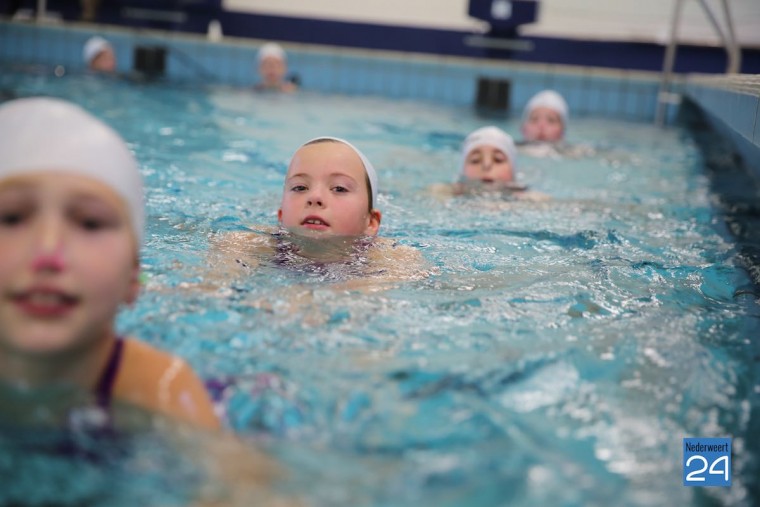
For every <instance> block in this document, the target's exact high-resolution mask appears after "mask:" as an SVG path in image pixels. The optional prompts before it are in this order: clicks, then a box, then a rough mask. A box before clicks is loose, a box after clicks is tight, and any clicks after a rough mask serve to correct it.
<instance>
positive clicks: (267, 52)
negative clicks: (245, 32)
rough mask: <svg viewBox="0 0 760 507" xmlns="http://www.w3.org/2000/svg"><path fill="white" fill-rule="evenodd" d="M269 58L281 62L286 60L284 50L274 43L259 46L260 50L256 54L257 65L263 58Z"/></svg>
mask: <svg viewBox="0 0 760 507" xmlns="http://www.w3.org/2000/svg"><path fill="white" fill-rule="evenodd" d="M269 57H274V58H277V59H278V60H282V61H285V60H286V59H287V56H286V55H285V50H284V49H282V46H280V45H279V44H277V43H275V42H267V43H266V44H264V45H263V46H261V48H260V49H259V53H258V60H259V63H261V61H262V60H263V59H264V58H269Z"/></svg>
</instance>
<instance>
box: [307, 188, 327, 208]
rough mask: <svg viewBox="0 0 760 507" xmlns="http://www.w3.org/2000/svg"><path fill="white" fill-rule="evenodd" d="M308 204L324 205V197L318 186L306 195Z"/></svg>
mask: <svg viewBox="0 0 760 507" xmlns="http://www.w3.org/2000/svg"><path fill="white" fill-rule="evenodd" d="M306 204H307V205H308V206H320V207H321V206H322V205H323V204H324V201H323V199H322V193H321V191H320V190H319V189H318V188H312V189H311V190H310V191H309V195H307V196H306Z"/></svg>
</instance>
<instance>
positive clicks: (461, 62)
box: [0, 21, 760, 176]
mask: <svg viewBox="0 0 760 507" xmlns="http://www.w3.org/2000/svg"><path fill="white" fill-rule="evenodd" d="M92 35H105V36H107V38H108V39H109V40H110V41H111V43H112V45H113V46H114V50H115V51H116V57H117V60H118V70H119V71H120V72H129V71H130V70H131V69H132V66H133V65H132V63H133V62H132V60H133V48H134V47H135V46H136V45H139V44H143V45H159V44H160V45H163V46H165V47H167V48H168V50H169V51H168V55H167V69H166V77H167V79H169V80H177V81H183V82H187V81H192V82H199V83H204V84H208V83H221V84H228V85H233V86H243V87H246V86H251V85H252V84H253V83H255V81H256V79H257V76H256V66H257V65H256V51H257V50H258V48H259V47H261V45H262V44H263V41H257V40H253V39H236V38H225V39H224V40H223V41H221V42H208V41H207V40H206V39H205V38H203V37H201V36H197V35H189V34H176V33H165V32H158V31H151V30H139V31H138V30H129V29H124V28H117V27H104V26H96V25H79V24H76V23H71V24H66V25H62V24H61V25H37V24H34V23H14V22H9V21H0V61H2V62H4V63H10V64H27V63H33V64H43V65H50V66H52V65H63V66H64V67H66V70H67V71H69V72H81V71H82V70H84V69H85V64H84V62H83V61H82V57H81V54H82V53H81V48H82V46H83V44H84V42H85V41H86V40H87V38H89V37H91V36H92ZM284 46H285V48H286V50H287V52H288V58H289V64H290V71H291V72H292V73H295V74H298V75H299V76H300V78H301V80H302V83H303V87H304V89H307V90H314V91H317V92H328V93H329V92H335V93H346V94H366V95H379V96H386V97H390V98H396V99H412V100H421V101H428V102H435V103H442V104H447V105H456V106H467V105H468V104H474V102H475V96H476V89H477V80H478V77H489V78H496V79H506V80H509V81H510V83H511V94H510V111H511V114H512V115H513V116H519V115H520V114H521V112H522V109H523V108H524V106H525V104H526V103H527V101H528V100H530V98H531V97H532V96H533V94H534V93H535V92H536V91H538V90H541V89H544V88H551V89H556V90H557V91H559V92H560V93H561V94H562V95H563V96H564V97H565V99H566V100H567V102H568V104H569V106H570V110H571V114H572V115H573V116H574V117H582V116H599V117H610V118H620V119H628V120H636V121H652V120H653V119H654V116H655V112H656V108H657V94H658V89H659V75H658V74H657V73H651V72H638V71H619V70H608V69H600V68H591V67H572V66H564V65H556V64H527V63H515V62H510V61H504V60H477V59H470V58H459V57H435V56H430V55H424V56H423V55H415V54H408V53H392V52H380V51H361V50H355V49H346V48H336V47H324V46H310V45H299V44H286V45H284ZM672 91H674V92H679V93H682V94H683V95H684V96H686V97H687V98H689V99H690V100H691V101H693V102H695V103H696V104H697V105H698V106H699V107H700V108H701V109H702V110H703V111H705V112H706V113H707V116H708V118H709V119H710V120H711V121H712V122H720V123H721V128H720V129H718V130H720V131H722V132H731V133H732V134H730V135H729V137H730V138H732V139H734V141H735V142H736V144H739V145H741V147H740V148H739V147H738V148H739V149H740V150H741V153H742V154H743V156H744V158H745V160H747V162H748V164H749V165H750V166H751V167H753V169H754V170H755V171H757V174H758V175H759V176H760V126H759V125H758V123H759V122H758V114H760V76H751V75H732V76H721V75H712V74H711V75H701V74H693V75H690V76H687V77H685V78H684V77H682V76H678V77H677V78H676V80H675V82H674V83H673V86H672ZM676 112H677V106H669V107H668V109H667V115H666V117H667V118H668V119H669V120H672V119H673V118H674V117H675V114H676Z"/></svg>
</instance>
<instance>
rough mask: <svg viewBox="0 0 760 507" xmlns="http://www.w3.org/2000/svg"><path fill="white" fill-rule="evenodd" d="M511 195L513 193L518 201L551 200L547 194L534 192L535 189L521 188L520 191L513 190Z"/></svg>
mask: <svg viewBox="0 0 760 507" xmlns="http://www.w3.org/2000/svg"><path fill="white" fill-rule="evenodd" d="M513 195H514V198H515V199H516V200H518V201H528V202H546V201H551V200H552V198H551V196H550V195H549V194H544V193H543V192H536V191H535V190H523V191H520V192H515V193H514V194H513Z"/></svg>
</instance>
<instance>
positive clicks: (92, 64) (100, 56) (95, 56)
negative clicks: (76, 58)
mask: <svg viewBox="0 0 760 507" xmlns="http://www.w3.org/2000/svg"><path fill="white" fill-rule="evenodd" d="M82 57H83V58H84V63H86V64H87V68H88V69H90V70H93V71H96V72H105V73H112V72H116V54H115V53H114V50H113V47H112V46H111V43H110V42H108V41H107V40H105V39H104V38H103V37H100V36H97V35H96V36H94V37H90V38H89V39H88V40H87V42H86V43H85V44H84V48H83V49H82Z"/></svg>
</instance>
